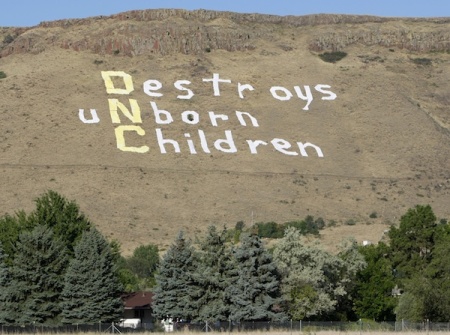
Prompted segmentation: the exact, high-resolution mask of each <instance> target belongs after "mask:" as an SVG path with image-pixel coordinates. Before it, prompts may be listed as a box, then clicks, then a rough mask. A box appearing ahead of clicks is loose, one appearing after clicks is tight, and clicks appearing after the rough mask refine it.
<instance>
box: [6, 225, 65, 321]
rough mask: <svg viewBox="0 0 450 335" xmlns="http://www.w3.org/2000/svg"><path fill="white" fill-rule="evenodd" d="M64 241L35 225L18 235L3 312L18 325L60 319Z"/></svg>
mask: <svg viewBox="0 0 450 335" xmlns="http://www.w3.org/2000/svg"><path fill="white" fill-rule="evenodd" d="M65 251H66V249H65V246H64V244H63V243H62V242H61V241H60V240H58V239H54V237H53V233H52V231H51V230H50V229H49V228H47V227H44V226H38V227H36V228H34V229H33V230H32V231H30V232H23V233H21V234H20V235H19V240H18V242H17V244H16V254H15V257H14V261H13V265H12V268H11V283H10V285H7V290H6V292H5V293H6V294H7V295H8V301H9V303H8V304H7V306H6V307H7V308H8V310H7V311H6V312H7V314H8V316H9V318H10V320H14V321H15V323H17V324H31V323H36V324H54V323H57V322H58V321H59V315H60V306H59V299H60V292H61V290H62V286H63V275H64V270H65V269H66V262H67V257H66V254H65Z"/></svg>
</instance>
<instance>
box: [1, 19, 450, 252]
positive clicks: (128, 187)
mask: <svg viewBox="0 0 450 335" xmlns="http://www.w3.org/2000/svg"><path fill="white" fill-rule="evenodd" d="M125 22H128V23H125ZM197 23H198V24H204V23H201V22H197ZM127 24H132V25H135V26H136V27H137V26H141V25H145V24H152V23H149V22H141V21H139V22H138V21H136V22H135V21H120V20H115V19H108V20H103V21H99V22H97V21H95V20H94V21H92V22H91V23H90V25H89V26H86V27H84V26H83V25H67V27H65V28H61V27H58V28H51V27H50V28H45V27H40V28H35V29H32V30H30V31H28V32H27V36H28V37H29V41H31V42H33V43H35V46H36V48H35V49H33V50H34V51H33V52H30V53H23V54H13V55H10V56H7V57H2V58H0V70H1V71H4V72H5V73H6V74H7V78H5V79H1V80H0V96H1V99H0V183H1V185H2V192H1V194H0V203H1V208H0V214H3V213H10V214H12V213H14V212H15V211H17V210H20V209H24V210H26V211H30V210H31V209H32V208H33V199H34V198H36V197H38V196H39V195H41V194H42V193H44V192H45V191H47V190H48V189H52V190H55V191H58V192H60V193H61V194H63V195H65V196H66V197H68V198H69V199H73V200H76V201H77V203H78V204H79V205H80V207H81V210H82V211H83V212H84V213H85V214H86V215H87V216H88V217H89V218H90V219H91V220H92V221H93V222H94V223H95V224H96V225H97V226H98V227H99V228H100V230H101V231H102V232H103V233H104V234H105V235H106V236H107V237H109V238H111V239H117V240H119V241H120V242H121V244H122V249H123V253H124V254H125V255H129V254H130V253H131V252H132V251H133V250H134V248H136V247H137V246H139V245H141V244H147V243H155V244H157V245H159V247H160V249H162V250H164V249H166V248H167V247H168V246H169V245H170V244H171V243H172V241H173V239H174V237H175V236H176V233H177V232H178V231H179V230H180V229H183V230H185V231H186V232H187V233H188V234H190V235H191V236H192V237H194V236H198V235H199V234H201V233H202V232H204V231H205V229H206V227H207V226H208V225H211V224H215V225H217V226H223V225H227V226H228V227H234V225H235V224H236V222H238V221H241V220H242V221H244V222H245V224H246V226H247V227H249V226H250V225H251V224H252V223H254V222H258V221H266V222H267V221H275V222H278V223H283V222H285V221H291V220H299V219H303V218H305V216H306V215H313V216H315V217H319V216H320V217H323V218H324V219H325V220H326V221H329V220H335V221H336V222H337V223H338V226H337V227H335V228H332V229H328V228H327V229H326V230H325V231H324V232H323V239H322V241H323V243H324V244H326V245H327V246H328V247H329V248H333V247H334V246H335V245H336V244H337V242H338V241H339V240H340V239H342V238H344V237H346V236H349V235H354V236H355V237H356V238H357V240H358V241H362V240H371V241H373V242H377V241H378V240H379V239H380V238H381V236H382V232H383V230H384V229H386V227H388V226H387V225H388V224H391V223H396V222H398V219H399V217H400V216H401V215H402V214H404V213H405V212H406V210H407V209H408V208H410V207H413V206H415V205H416V204H423V203H429V204H431V205H432V207H433V209H434V211H435V212H436V214H437V216H438V217H439V218H450V207H449V206H448V201H449V199H450V173H449V169H448V167H449V166H450V136H449V129H450V123H449V120H450V119H449V117H448V108H447V107H448V101H449V100H448V99H449V96H448V92H449V84H448V76H449V71H450V70H449V69H450V66H449V65H450V54H448V53H433V54H415V53H412V52H410V51H407V50H404V49H398V48H395V50H394V49H392V50H393V51H392V50H389V49H388V48H386V47H383V46H378V45H371V46H367V45H359V44H355V45H353V46H349V47H347V48H346V50H345V51H346V52H347V53H348V56H347V57H346V58H344V59H343V60H341V61H340V62H338V63H336V64H330V63H325V62H323V61H322V60H320V59H319V57H318V56H317V54H316V53H314V52H311V51H310V50H309V49H308V43H309V41H310V40H311V39H313V38H314V37H316V36H319V35H320V34H322V33H326V32H329V31H331V30H334V28H336V29H337V28H339V29H343V27H341V26H340V25H338V26H336V27H335V26H333V25H318V26H313V27H311V26H303V27H293V26H287V25H286V26H283V25H281V24H275V25H270V26H267V27H265V28H264V30H263V32H261V34H262V33H264V34H266V35H264V36H262V35H261V37H255V39H254V40H252V41H251V43H252V45H254V46H255V48H254V49H252V50H247V51H239V52H228V51H224V50H217V49H214V50H211V52H208V53H204V54H201V55H192V54H181V53H179V54H171V55H166V56H160V55H156V54H144V55H139V56H135V57H123V56H120V55H118V56H115V55H100V54H94V53H91V52H89V51H80V52H76V51H71V50H64V49H61V48H59V47H58V45H57V44H56V45H54V44H52V42H51V41H52V40H53V39H52V38H50V37H51V36H56V37H55V38H57V39H65V38H67V39H72V40H79V41H84V40H86V41H89V39H90V38H94V36H95V38H99V37H98V36H96V33H97V32H99V31H101V29H106V28H108V29H110V30H111V31H122V30H123V29H122V27H123V26H124V25H127ZM155 24H156V23H155ZM158 24H167V25H170V24H177V25H182V24H184V23H183V22H182V20H180V19H177V20H174V21H173V22H172V21H171V19H167V21H164V22H163V23H161V22H159V23H158ZM186 24H187V23H186ZM189 24H192V22H189ZM207 24H216V25H218V29H219V28H220V25H221V24H226V25H229V24H230V22H229V21H227V20H220V19H216V20H215V21H214V22H210V23H207ZM236 24H237V23H236ZM240 24H245V23H242V22H241V23H240ZM402 24H403V23H402V22H401V21H399V22H396V21H392V22H387V23H385V24H384V26H383V27H387V28H389V29H391V28H392V29H394V28H395V27H396V26H397V25H400V26H401V25H402ZM414 24H415V25H417V27H419V28H418V29H419V30H420V31H424V30H427V31H433V29H435V28H436V26H435V25H434V24H433V23H431V22H424V23H420V22H417V23H414ZM445 24H447V23H445ZM443 25H444V24H441V25H440V26H439V27H440V28H439V29H441V28H442V27H443ZM249 27H250V26H249ZM250 28H251V29H255V28H254V27H253V26H251V27H250ZM250 28H249V29H250ZM344 28H345V29H348V30H349V29H360V30H364V29H367V30H370V29H373V24H372V23H371V24H369V23H367V24H363V23H361V24H359V25H357V26H345V27H344ZM5 34H6V32H5ZM412 35H414V34H412ZM49 36H50V37H49ZM230 38H232V37H230ZM31 42H30V43H31ZM86 43H88V42H86ZM88 44H89V43H88ZM38 51H40V52H38ZM417 57H427V58H430V59H432V60H433V61H432V65H431V66H419V65H417V64H415V63H414V62H412V61H411V58H417ZM373 60H377V61H373ZM378 60H382V62H381V61H378ZM107 70H116V71H125V72H126V73H129V74H131V75H132V77H133V80H134V82H135V91H134V92H133V93H132V94H131V95H130V96H129V97H126V96H124V97H119V98H120V100H121V101H122V102H124V103H127V101H128V98H133V99H136V100H137V101H138V103H139V105H140V107H141V110H142V114H143V123H142V127H143V129H144V130H145V132H146V135H145V136H143V137H140V136H136V138H131V137H130V138H129V141H135V142H134V143H135V145H141V144H146V145H149V147H150V151H149V152H148V153H146V154H136V153H126V152H121V151H120V150H118V149H117V148H116V139H115V136H114V129H115V126H116V125H114V124H112V122H111V118H110V115H109V109H108V98H111V96H109V95H108V94H106V92H105V87H104V84H103V81H102V78H101V75H100V72H101V71H107ZM213 73H219V74H220V76H221V77H222V78H225V79H230V80H231V81H232V83H231V84H230V85H222V86H221V88H222V90H221V96H220V97H215V96H213V94H212V88H211V85H210V84H206V83H203V82H202V79H203V78H210V77H211V76H212V74H213ZM148 79H157V80H160V81H161V82H162V83H163V85H164V87H163V90H162V92H163V93H164V96H163V97H162V98H160V99H158V100H157V99H156V98H155V99H153V98H150V97H149V96H147V95H146V94H144V92H143V90H142V84H143V82H145V81H146V80H148ZM178 79H187V80H190V81H191V82H192V85H191V88H192V89H193V90H194V91H195V94H196V95H195V96H194V98H193V99H191V100H189V101H186V100H180V99H177V98H176V95H177V94H179V92H177V91H176V90H175V89H174V87H173V83H174V81H176V80H178ZM238 83H249V84H251V85H253V86H254V88H255V91H254V92H251V93H250V92H247V93H248V96H247V98H246V99H240V98H239V96H238V94H237V88H236V87H237V84H238ZM317 84H328V85H331V87H332V91H334V92H335V93H336V94H337V99H336V100H335V101H325V100H321V99H320V96H315V97H314V100H313V102H312V103H311V105H310V110H309V111H303V110H302V108H303V106H304V105H305V102H304V101H303V100H301V99H291V101H285V102H281V101H277V100H275V99H273V98H272V97H271V95H270V92H269V89H270V87H272V86H284V87H287V88H290V90H292V91H293V87H294V86H295V85H300V86H302V85H310V86H311V87H314V86H315V85H317ZM115 97H116V96H115ZM150 101H157V103H158V106H159V107H160V108H161V109H166V110H168V111H170V112H172V113H173V116H174V117H175V121H174V122H173V123H172V124H171V125H169V126H166V127H162V128H164V131H165V132H166V133H165V134H167V137H169V138H177V139H178V140H180V142H181V140H184V141H185V138H184V136H183V135H184V134H185V133H190V134H192V138H194V134H195V133H196V131H197V130H198V129H202V130H204V131H205V133H206V134H207V137H208V138H209V139H210V140H214V139H218V138H223V135H224V131H225V130H231V131H232V133H233V136H234V138H235V142H236V144H237V145H239V146H240V148H241V149H240V151H238V152H237V153H236V154H225V153H221V152H218V151H216V150H214V149H213V150H212V152H211V154H206V153H203V152H199V153H198V154H197V155H191V154H189V152H188V151H187V149H186V145H185V147H184V149H183V151H182V152H181V153H179V154H175V153H168V154H161V153H160V152H159V148H158V145H157V144H156V139H155V128H157V127H158V125H156V124H155V121H154V117H153V113H152V110H151V107H150V104H149V102H150ZM80 108H83V109H86V110H89V109H90V108H96V109H97V112H98V115H99V117H100V120H101V121H100V123H99V124H94V125H86V124H83V123H82V122H81V121H80V120H79V118H78V110H79V109H80ZM185 110H195V111H197V112H198V113H199V114H200V115H201V121H200V124H199V125H198V127H192V126H191V125H187V124H185V123H183V122H182V121H181V120H180V113H181V112H182V111H185ZM208 111H215V112H216V113H220V114H225V115H228V116H229V117H230V119H229V121H227V122H223V123H222V124H220V125H219V126H218V127H214V126H213V125H212V124H211V122H210V121H209V119H208V117H207V115H208V114H207V113H208ZM235 111H244V112H249V113H251V114H253V115H254V116H255V117H256V118H257V119H258V122H259V124H260V126H259V127H258V128H253V127H242V126H241V125H240V124H239V123H238V122H237V119H236V117H235V115H234V113H235ZM124 122H125V121H124ZM273 138H283V139H286V140H288V141H290V142H292V143H294V142H295V141H310V142H312V143H315V144H317V145H319V146H320V147H321V149H322V150H323V152H324V155H325V157H324V158H317V157H307V158H306V157H298V156H296V157H292V156H287V155H283V154H281V153H279V152H276V151H275V150H273V149H271V148H270V146H267V147H261V151H260V153H259V154H257V155H252V154H250V153H249V150H248V149H245V146H246V142H245V141H246V140H247V139H261V140H265V141H267V142H270V140H271V139H273ZM129 143H133V142H129ZM184 143H186V142H184ZM373 212H376V213H377V217H376V218H373V219H371V218H369V215H370V214H371V213H373ZM349 219H354V220H355V221H356V222H358V224H357V225H356V226H346V225H345V224H344V223H345V222H346V221H347V220H349ZM366 223H371V224H370V225H368V224H366Z"/></svg>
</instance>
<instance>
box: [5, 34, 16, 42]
mask: <svg viewBox="0 0 450 335" xmlns="http://www.w3.org/2000/svg"><path fill="white" fill-rule="evenodd" d="M12 41H14V37H13V36H11V34H8V35H6V36H5V38H4V39H3V44H9V43H11V42H12Z"/></svg>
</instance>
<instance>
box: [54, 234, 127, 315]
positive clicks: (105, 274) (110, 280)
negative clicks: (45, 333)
mask: <svg viewBox="0 0 450 335" xmlns="http://www.w3.org/2000/svg"><path fill="white" fill-rule="evenodd" d="M74 252H75V256H74V258H73V259H72V260H71V261H70V264H69V267H68V269H67V272H66V275H65V280H64V289H63V291H62V303H61V307H62V322H63V323H68V324H78V323H85V324H92V323H98V322H113V321H117V320H118V319H119V318H120V317H121V315H122V312H123V303H122V301H121V299H120V295H121V293H122V285H121V283H120V281H119V279H118V275H117V272H116V268H115V263H114V256H113V253H112V250H111V247H110V245H109V244H108V242H107V241H106V239H105V238H104V237H103V236H102V235H101V234H100V232H99V231H97V230H95V229H93V228H92V229H91V230H89V231H85V232H84V233H83V234H82V236H81V239H80V241H79V242H78V244H77V245H76V246H75V250H74Z"/></svg>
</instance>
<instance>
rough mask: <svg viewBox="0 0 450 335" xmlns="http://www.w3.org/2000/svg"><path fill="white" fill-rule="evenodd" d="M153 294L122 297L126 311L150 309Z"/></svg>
mask: <svg viewBox="0 0 450 335" xmlns="http://www.w3.org/2000/svg"><path fill="white" fill-rule="evenodd" d="M152 297H153V293H151V292H144V291H141V292H133V293H127V294H125V295H123V296H122V301H123V304H124V306H125V309H150V308H151V304H152Z"/></svg>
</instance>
